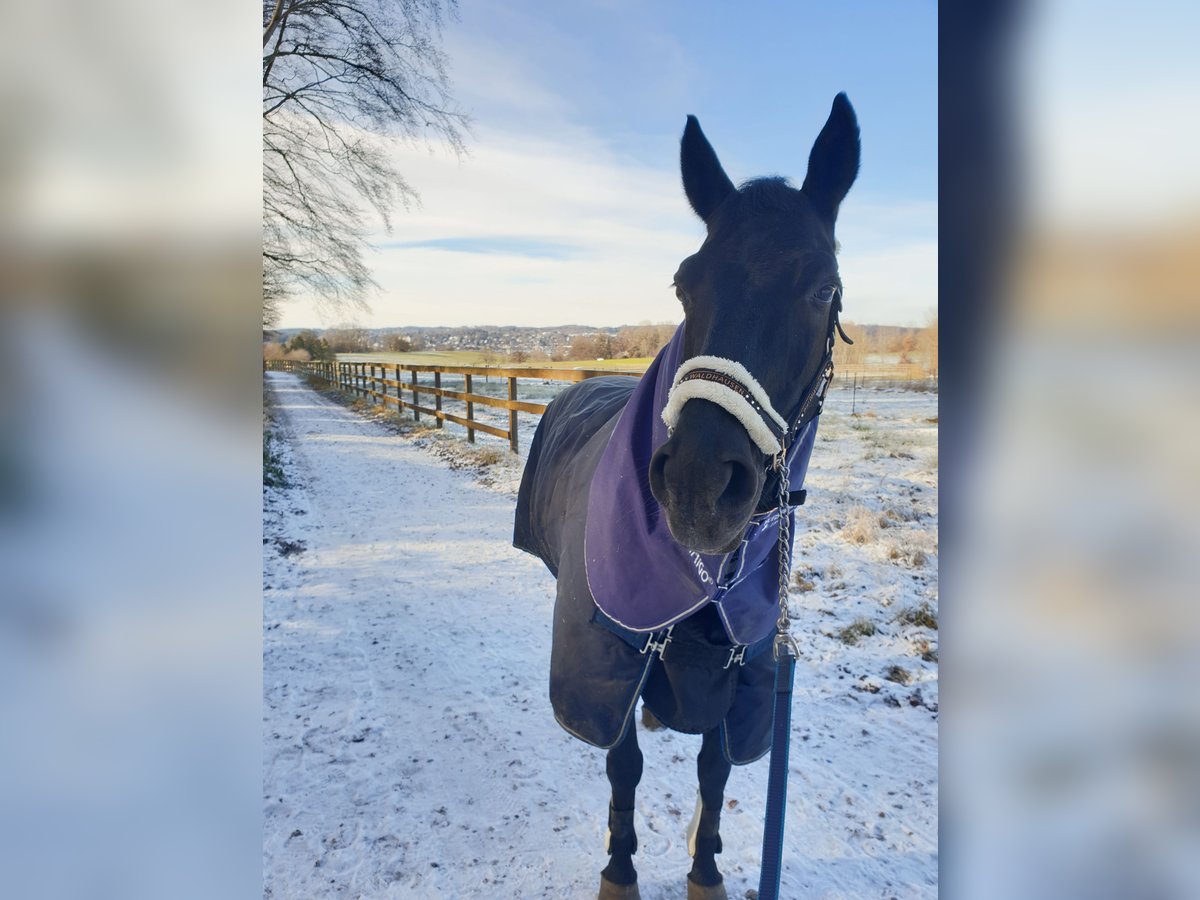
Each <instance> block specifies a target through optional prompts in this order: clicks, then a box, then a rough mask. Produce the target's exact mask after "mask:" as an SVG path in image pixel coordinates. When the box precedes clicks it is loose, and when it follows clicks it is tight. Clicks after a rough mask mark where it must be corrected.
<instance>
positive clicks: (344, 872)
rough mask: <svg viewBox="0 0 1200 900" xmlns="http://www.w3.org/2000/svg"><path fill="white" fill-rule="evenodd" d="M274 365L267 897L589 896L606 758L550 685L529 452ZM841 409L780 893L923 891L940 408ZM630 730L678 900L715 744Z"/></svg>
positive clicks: (825, 459) (929, 866)
mask: <svg viewBox="0 0 1200 900" xmlns="http://www.w3.org/2000/svg"><path fill="white" fill-rule="evenodd" d="M266 377H267V383H268V386H269V389H270V393H271V396H272V398H273V416H274V425H273V426H272V431H273V434H274V435H275V437H276V438H277V440H276V441H274V446H275V447H276V450H277V452H278V454H279V456H280V458H281V462H282V467H283V471H284V472H285V474H286V477H287V479H288V485H287V486H286V487H282V488H269V489H267V490H266V491H265V494H264V516H265V521H264V532H263V538H264V546H263V558H264V601H263V608H264V623H263V628H264V633H263V691H264V720H263V740H264V752H263V756H264V776H263V791H264V795H263V802H264V816H265V833H264V844H263V847H264V859H263V865H264V895H265V896H266V897H271V898H320V897H350V898H355V897H363V898H371V897H396V898H401V897H403V898H408V897H417V898H425V897H428V898H460V897H461V898H466V897H481V898H543V897H544V898H592V897H595V891H596V888H597V886H598V884H599V872H600V869H601V868H602V867H603V866H604V864H605V862H606V857H605V854H604V851H603V840H604V830H605V825H606V813H607V804H608V782H607V779H606V778H605V775H604V753H603V751H600V750H596V749H594V748H591V747H588V746H587V745H585V744H583V743H581V742H579V741H577V740H575V739H574V738H571V737H570V736H569V735H567V734H566V733H565V732H564V731H562V730H561V729H560V728H559V726H558V725H557V724H556V723H555V721H554V718H553V714H552V712H551V709H550V704H549V700H548V698H547V696H546V684H547V677H548V669H549V658H550V616H551V609H552V605H553V597H554V584H553V579H552V578H551V577H550V575H549V573H548V572H547V571H546V570H545V568H544V567H543V566H542V564H541V563H540V562H538V561H537V560H536V559H534V558H533V557H531V556H527V555H526V554H523V553H520V552H518V551H516V550H514V549H513V548H512V546H511V543H510V542H511V533H512V516H513V508H514V504H515V500H516V487H517V484H518V482H519V479H520V467H521V461H520V460H519V459H517V458H515V457H512V456H511V455H509V454H507V453H506V452H505V451H504V450H503V449H502V447H503V446H504V445H503V442H491V443H487V442H481V444H480V445H479V446H477V447H471V446H470V445H468V444H467V443H466V442H465V435H464V432H463V430H462V429H459V428H454V427H449V428H447V429H445V430H443V431H436V430H434V429H431V428H426V427H419V428H414V427H412V426H411V424H407V425H406V424H404V423H403V422H402V421H400V420H398V419H397V418H396V417H395V416H394V415H393V414H390V413H389V414H386V415H382V414H378V413H373V412H371V411H369V410H365V411H362V412H356V411H353V410H350V409H348V408H346V407H345V406H344V405H341V404H339V403H337V402H335V401H334V400H333V399H331V397H330V396H329V395H325V394H322V393H319V392H316V391H313V390H311V389H310V388H308V387H307V386H306V385H305V383H304V382H303V380H302V379H301V378H299V377H298V376H295V375H291V374H287V373H282V372H271V373H268V374H267V376H266ZM830 397H831V401H830V403H829V405H828V407H827V412H826V414H825V416H824V417H823V419H822V425H821V432H820V437H819V440H818V443H817V448H816V451H815V452H814V454H813V462H812V467H811V469H810V475H809V482H808V485H807V486H808V488H809V499H808V505H807V506H806V507H804V508H803V509H802V510H800V512H799V514H798V517H797V528H798V533H799V537H798V541H797V553H796V557H795V561H794V572H793V574H794V586H793V593H792V598H791V599H792V606H793V609H794V627H795V629H796V631H797V632H798V636H799V638H800V643H801V646H802V648H803V649H804V652H805V655H806V660H807V661H806V662H805V663H802V664H801V666H799V667H798V669H797V684H796V693H795V701H794V702H795V707H794V713H793V738H792V749H791V780H790V793H789V800H788V803H789V805H788V813H787V837H786V844H785V848H786V852H785V866H784V873H783V887H782V895H783V896H784V897H788V898H798V897H805V898H859V897H862V898H893V897H894V898H899V900H907V898H923V897H935V896H936V895H937V859H938V857H937V853H938V851H937V728H938V725H937V718H938V716H937V701H938V680H937V675H938V666H937V631H936V615H937V424H936V422H937V418H936V417H937V395H936V394H922V393H907V392H875V391H865V392H864V391H862V390H861V389H860V390H859V392H858V396H857V403H856V408H857V411H858V413H859V414H858V415H856V416H851V415H850V397H849V394H848V393H840V392H838V391H837V390H836V389H835V390H834V391H833V392H831V395H830ZM424 425H425V423H424V421H423V422H422V426H424ZM523 427H524V426H523ZM531 437H532V428H530V429H529V430H526V431H525V433H524V436H523V448H522V449H523V450H524V449H525V448H526V447H527V446H528V439H529V438H531ZM639 739H640V743H641V746H642V749H643V751H644V753H645V757H646V766H645V775H644V777H643V779H642V783H641V786H640V788H639V791H638V814H637V818H636V825H637V829H638V838H639V843H640V848H639V851H638V853H637V855H636V856H635V857H634V863H635V865H636V866H637V867H638V873H639V883H640V886H641V891H642V896H643V898H645V900H666V898H679V897H682V896H684V894H685V892H686V888H685V877H686V873H687V870H688V868H689V865H690V860H689V859H688V856H687V847H686V840H685V834H684V831H685V828H686V826H687V823H688V820H689V819H690V816H691V812H692V807H693V805H694V802H695V793H696V780H695V755H696V752H697V751H698V750H699V745H700V739H699V737H693V736H688V735H678V734H671V733H667V732H653V733H642V734H640V735H639ZM766 777H767V764H766V761H765V760H762V761H760V762H758V763H755V764H753V765H750V766H747V767H742V768H735V769H734V770H733V774H732V776H731V777H730V780H729V785H728V788H727V791H726V806H725V811H724V814H723V817H722V829H721V834H722V839H723V842H724V847H725V851H724V853H723V854H722V855H721V856H719V857H718V864H719V865H720V867H721V869H722V872H723V873H724V875H725V880H726V884H727V887H728V890H729V896H730V897H731V898H744V897H748V896H750V897H752V896H753V895H754V894H753V890H754V889H755V888H757V885H758V853H759V849H760V844H761V837H762V831H761V830H762V814H763V809H764V803H765V785H766Z"/></svg>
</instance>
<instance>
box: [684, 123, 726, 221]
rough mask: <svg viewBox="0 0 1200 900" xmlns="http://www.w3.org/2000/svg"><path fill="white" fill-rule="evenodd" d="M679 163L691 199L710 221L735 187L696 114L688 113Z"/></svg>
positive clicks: (686, 191) (694, 205) (698, 213)
mask: <svg viewBox="0 0 1200 900" xmlns="http://www.w3.org/2000/svg"><path fill="white" fill-rule="evenodd" d="M679 167H680V169H681V170H682V172H683V192H684V193H685V194H687V198H688V203H690V204H692V209H694V210H695V211H696V215H698V216H699V217H700V218H701V219H703V220H704V222H705V224H707V223H708V221H709V219H710V218H711V216H712V214H713V213H714V212H715V211H716V209H717V207H718V206H720V205H721V201H722V200H724V199H725V198H726V197H727V196H728V195H729V194H731V193H732V192H733V190H734V188H733V182H732V181H730V180H729V176H728V175H726V174H725V170H724V169H722V168H721V161H720V160H719V159H717V154H716V152H715V151H714V150H713V148H712V144H710V143H709V142H708V138H706V137H705V136H704V132H703V131H701V130H700V123H699V122H698V121H697V120H696V117H695V116H688V117H687V125H685V126H684V128H683V140H682V141H681V142H680V146H679Z"/></svg>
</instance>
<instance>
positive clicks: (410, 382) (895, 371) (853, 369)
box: [266, 359, 936, 453]
mask: <svg viewBox="0 0 1200 900" xmlns="http://www.w3.org/2000/svg"><path fill="white" fill-rule="evenodd" d="M266 367H267V368H268V369H272V370H277V371H282V372H296V373H299V374H301V375H308V376H310V377H313V378H316V379H318V380H320V381H324V382H325V383H326V384H328V385H329V386H330V387H335V388H338V389H339V390H341V391H343V392H345V393H348V394H354V395H355V396H358V397H363V398H371V399H373V400H374V401H375V402H376V403H380V404H383V405H384V406H386V405H388V404H389V403H390V404H391V405H393V406H395V407H396V409H397V410H401V409H408V410H411V411H412V414H413V420H414V421H420V419H421V416H422V415H426V416H430V417H431V418H433V419H434V420H435V424H436V427H438V428H441V427H442V426H443V424H444V423H445V422H453V423H454V424H455V425H461V426H463V427H464V428H466V429H467V440H468V441H470V442H471V443H475V432H477V431H482V432H483V433H484V434H491V435H495V436H496V437H499V438H504V439H506V440H507V441H508V445H509V447H510V448H512V451H513V453H516V452H518V448H519V446H520V434H519V428H518V425H517V413H519V412H523V413H531V414H533V415H539V416H540V415H541V414H542V413H544V412H545V411H546V405H545V404H544V403H535V402H531V401H529V400H521V399H520V398H519V397H518V396H517V381H518V379H521V378H532V379H537V380H539V381H565V382H576V381H584V380H585V379H588V378H595V377H597V376H599V375H632V376H634V377H637V376H639V375H641V371H640V370H635V369H626V370H620V369H553V368H552V369H535V368H526V367H509V368H504V367H497V366H434V365H416V364H412V363H396V362H381V361H375V362H372V361H370V360H354V361H340V360H339V361H337V362H316V361H312V362H304V361H300V360H292V359H273V360H268V361H267V362H266ZM389 373H391V374H392V375H393V376H394V377H388V375H389ZM422 373H424V374H429V373H432V375H433V384H432V385H430V384H429V383H428V382H426V383H423V384H422V383H420V382H418V378H417V376H418V374H422ZM405 375H407V376H408V377H407V380H406V379H405V378H404V376H405ZM443 375H459V376H462V379H463V390H461V391H455V390H451V389H449V388H444V387H442V376H443ZM480 377H484V378H488V379H491V378H503V379H507V381H508V396H507V398H504V397H491V396H488V395H487V394H480V393H476V392H475V383H474V380H475V379H476V378H480ZM868 381H870V382H871V383H872V385H873V386H876V387H883V386H886V385H888V384H890V385H891V386H893V387H895V386H904V385H908V386H912V385H914V384H916V383H918V382H922V381H924V382H931V383H932V384H933V385H935V386H936V376H934V377H933V379H932V381H931V379H930V376H929V375H928V373H927V372H925V370H924V368H923V367H921V366H917V365H908V364H904V365H891V366H887V365H878V364H875V365H872V364H870V363H868V364H865V365H862V364H857V365H856V364H845V363H844V364H842V365H841V366H839V367H838V368H837V374H836V376H835V383H840V384H842V385H845V386H846V387H851V388H852V390H853V393H854V398H855V400H857V393H858V388H859V387H860V386H862V385H864V384H865V383H866V382H868ZM925 389H928V388H925ZM934 389H935V390H936V387H934ZM422 394H425V395H426V396H428V397H432V398H433V406H427V405H425V404H424V403H422V402H421V395H422ZM406 395H407V398H408V399H406ZM443 400H454V401H457V402H459V403H463V404H465V407H466V414H465V415H457V414H455V413H451V412H447V411H446V410H445V409H443V408H442V401H443ZM425 402H426V403H427V402H428V401H425ZM477 405H478V406H485V407H490V408H493V409H501V410H506V411H507V412H508V427H507V428H501V427H499V426H497V425H493V424H489V423H487V422H481V421H479V420H478V419H477V418H476V417H475V407H476V406H477ZM852 409H853V406H852Z"/></svg>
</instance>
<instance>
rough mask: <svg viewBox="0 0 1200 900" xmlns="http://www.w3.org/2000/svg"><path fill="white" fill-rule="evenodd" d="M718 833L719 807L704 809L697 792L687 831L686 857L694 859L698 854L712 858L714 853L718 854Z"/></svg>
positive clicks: (719, 846)
mask: <svg viewBox="0 0 1200 900" xmlns="http://www.w3.org/2000/svg"><path fill="white" fill-rule="evenodd" d="M720 831H721V807H719V806H717V807H714V808H712V809H708V808H706V807H705V806H704V799H703V797H702V796H701V795H700V793H699V792H697V793H696V811H695V813H694V814H693V815H692V821H691V824H689V825H688V830H687V845H688V855H689V856H692V857H693V858H694V857H696V856H697V855H698V854H703V855H707V856H712V855H713V854H714V853H720V852H721V835H720Z"/></svg>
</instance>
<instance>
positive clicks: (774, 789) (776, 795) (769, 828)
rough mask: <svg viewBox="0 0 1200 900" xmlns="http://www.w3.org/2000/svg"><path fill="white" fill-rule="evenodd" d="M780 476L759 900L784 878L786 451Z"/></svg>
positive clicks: (789, 643) (788, 647)
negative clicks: (772, 687) (772, 680)
mask: <svg viewBox="0 0 1200 900" xmlns="http://www.w3.org/2000/svg"><path fill="white" fill-rule="evenodd" d="M774 466H775V469H776V471H777V473H778V476H779V496H778V501H779V506H778V508H779V621H778V622H777V623H776V624H775V630H776V632H777V633H776V635H775V712H774V723H773V725H772V735H771V762H770V772H769V774H768V776H767V814H766V818H765V820H764V822H763V849H762V874H761V875H760V876H759V882H758V898H759V900H778V897H779V880H780V876H781V875H782V874H783V820H784V813H785V812H786V810H787V776H788V750H789V749H790V745H791V730H792V682H793V680H794V678H795V674H796V659H797V658H798V657H799V656H800V648H799V645H797V643H796V639H795V638H793V637H792V633H791V619H789V618H788V581H789V576H790V575H791V554H790V553H789V552H788V545H789V543H790V536H791V521H790V518H791V517H790V510H789V508H788V487H789V485H788V478H787V468H786V466H787V447H786V446H784V447H782V448H781V449H780V451H779V454H778V455H777V456H776V457H775V462H774Z"/></svg>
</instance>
